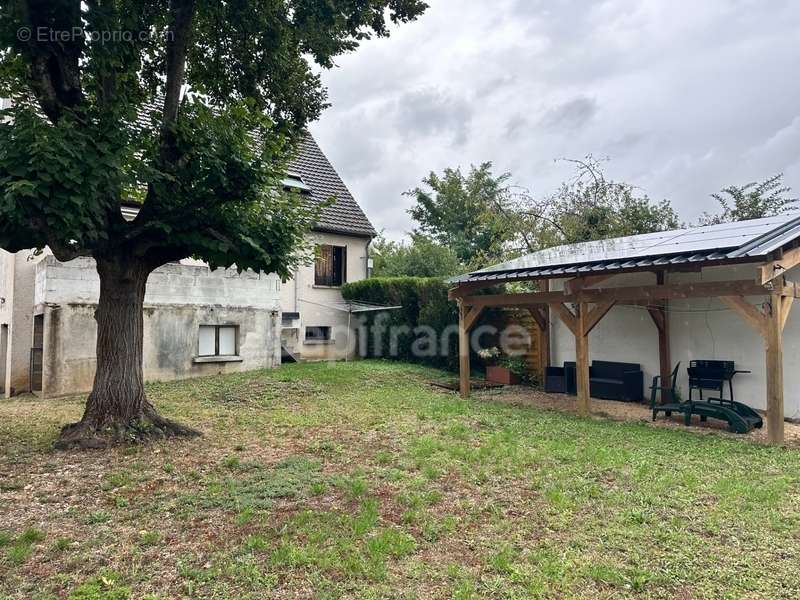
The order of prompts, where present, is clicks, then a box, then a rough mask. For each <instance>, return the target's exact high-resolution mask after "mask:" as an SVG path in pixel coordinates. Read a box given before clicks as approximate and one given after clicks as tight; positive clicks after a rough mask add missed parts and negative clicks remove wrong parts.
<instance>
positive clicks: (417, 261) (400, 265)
mask: <svg viewBox="0 0 800 600" xmlns="http://www.w3.org/2000/svg"><path fill="white" fill-rule="evenodd" d="M372 257H373V261H374V267H373V275H374V276H375V277H449V276H452V275H457V274H458V273H460V272H461V271H463V269H464V267H463V266H462V265H461V263H460V262H459V260H458V257H457V256H456V255H455V253H454V252H453V251H452V250H451V249H450V248H449V247H448V246H444V245H442V244H439V243H438V242H436V241H434V240H432V239H431V238H429V237H427V236H424V235H421V234H418V233H412V234H411V242H410V243H404V242H400V243H398V242H393V241H389V240H386V239H385V238H383V237H379V238H378V239H377V240H375V241H374V242H373V243H372Z"/></svg>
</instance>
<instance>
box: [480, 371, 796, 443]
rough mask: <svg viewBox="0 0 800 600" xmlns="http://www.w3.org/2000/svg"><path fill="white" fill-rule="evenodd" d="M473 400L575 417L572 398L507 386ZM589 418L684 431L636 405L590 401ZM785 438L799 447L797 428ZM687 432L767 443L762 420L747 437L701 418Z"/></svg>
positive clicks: (788, 426)
mask: <svg viewBox="0 0 800 600" xmlns="http://www.w3.org/2000/svg"><path fill="white" fill-rule="evenodd" d="M475 397H476V398H480V399H481V400H488V401H492V402H502V403H504V404H511V405H515V406H535V407H537V408H544V409H547V410H557V411H561V412H568V413H573V414H577V403H576V398H575V397H574V396H568V395H566V394H549V393H547V392H543V391H541V390H537V389H534V388H530V387H525V386H506V387H502V388H497V389H490V390H479V391H477V392H476V393H475ZM591 414H592V416H594V417H603V418H607V419H613V420H615V421H638V422H642V423H649V424H651V425H654V426H657V427H672V428H686V426H685V425H684V422H683V415H672V417H671V418H667V417H665V416H664V414H663V413H660V414H659V415H658V419H657V420H656V421H655V422H653V421H652V417H653V415H652V412H651V410H650V407H649V406H648V405H645V404H639V403H636V402H619V401H616V400H601V399H599V398H592V406H591ZM784 427H785V430H784V431H785V437H786V443H787V445H791V446H800V424H796V423H788V422H787V423H784ZM689 429H691V430H694V431H698V432H701V433H711V432H713V433H719V434H725V435H730V436H732V437H734V438H737V439H744V440H749V441H754V442H759V443H766V441H767V420H766V417H765V418H764V426H763V427H762V428H761V429H754V430H753V431H751V432H750V433H748V434H744V435H742V434H734V433H729V432H728V431H727V423H725V422H724V421H719V420H716V419H709V420H708V421H705V422H701V421H700V417H699V416H697V415H695V416H694V417H692V425H691V426H690V427H689Z"/></svg>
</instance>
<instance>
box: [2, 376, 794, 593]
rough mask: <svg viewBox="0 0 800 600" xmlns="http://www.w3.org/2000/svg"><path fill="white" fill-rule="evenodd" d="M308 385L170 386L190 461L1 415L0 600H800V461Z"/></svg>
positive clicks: (40, 408)
mask: <svg viewBox="0 0 800 600" xmlns="http://www.w3.org/2000/svg"><path fill="white" fill-rule="evenodd" d="M435 376H437V372H435V371H430V370H426V369H424V368H421V367H413V366H407V365H400V364H391V363H383V362H369V361H368V362H358V363H350V364H341V363H340V364H335V365H329V364H304V365H291V366H285V367H283V368H281V369H279V370H275V371H270V372H256V373H247V374H237V375H230V376H221V377H212V378H206V379H196V380H191V381H184V382H174V383H161V384H153V385H150V386H149V394H150V398H151V400H153V401H154V403H155V404H156V405H157V406H158V407H159V408H160V409H161V410H162V411H163V412H164V413H165V414H167V415H168V416H171V417H174V418H178V419H180V420H182V421H183V422H185V423H187V424H190V425H193V426H196V427H199V428H200V429H202V430H203V431H204V432H205V433H206V435H205V436H204V437H203V438H201V439H197V440H188V441H177V442H175V441H173V442H168V443H161V444H154V445H151V446H147V447H127V448H120V449H117V450H114V451H110V452H105V453H103V452H70V453H62V452H54V451H52V450H50V444H51V443H52V441H53V440H54V439H55V437H56V434H57V432H58V427H59V426H60V425H61V424H64V423H66V422H68V421H71V420H75V419H77V418H79V416H80V413H81V410H82V404H81V399H72V400H59V401H36V400H10V401H7V400H6V401H2V400H0V598H3V599H5V598H38V599H44V598H72V599H76V600H77V599H80V600H99V599H115V600H119V599H124V598H150V599H155V598H219V599H222V598H231V599H234V598H237V599H238V598H269V597H276V598H284V597H291V598H306V597H314V598H328V597H330V598H335V597H349V598H378V597H381V598H384V597H391V598H485V597H489V598H528V597H538V596H543V597H557V598H561V597H586V598H611V597H614V598H617V597H626V596H630V597H652V598H717V597H730V598H737V597H746V598H797V597H800V451H798V450H787V449H779V448H768V447H763V446H756V445H753V444H750V443H747V442H743V441H741V440H736V439H732V438H731V437H730V436H725V435H717V434H713V435H697V434H696V433H692V432H691V431H681V430H673V429H667V428H656V427H651V426H648V425H646V424H639V423H620V422H611V421H606V420H600V419H579V418H577V417H573V416H570V415H567V414H562V413H558V412H548V411H542V410H537V409H532V408H515V407H512V406H506V405H501V404H495V403H492V402H490V401H485V400H484V401H481V400H472V401H462V400H460V399H459V398H458V397H457V396H455V395H452V394H449V393H445V392H443V391H440V390H436V389H434V388H432V387H430V386H428V385H427V384H426V383H425V380H426V379H430V378H431V377H435Z"/></svg>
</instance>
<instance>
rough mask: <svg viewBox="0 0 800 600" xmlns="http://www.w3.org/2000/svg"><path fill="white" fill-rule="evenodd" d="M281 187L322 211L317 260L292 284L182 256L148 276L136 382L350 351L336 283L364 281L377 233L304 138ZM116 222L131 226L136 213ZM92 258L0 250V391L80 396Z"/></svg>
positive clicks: (85, 377) (91, 351)
mask: <svg viewBox="0 0 800 600" xmlns="http://www.w3.org/2000/svg"><path fill="white" fill-rule="evenodd" d="M284 183H285V185H286V186H287V187H288V188H293V189H295V190H297V191H299V192H301V193H302V194H305V195H307V196H308V200H309V201H310V202H316V203H323V202H327V201H328V200H329V199H332V200H334V201H333V202H332V204H330V205H328V206H326V207H325V208H324V210H323V211H322V215H321V217H320V219H319V220H318V222H317V224H316V226H315V228H314V230H312V231H311V232H310V233H309V239H308V241H309V243H310V244H313V245H314V246H315V258H314V261H313V263H309V264H306V265H302V266H300V267H298V269H297V270H296V271H295V273H294V277H293V278H292V279H290V280H289V281H286V282H282V281H281V280H280V278H279V277H278V276H277V275H275V274H265V273H255V272H252V271H245V272H243V273H238V272H237V271H236V270H231V269H228V270H226V269H217V270H211V269H210V268H209V267H208V266H207V265H205V264H204V263H202V262H199V261H196V260H192V259H186V260H183V261H180V262H178V263H170V264H167V265H164V266H162V267H160V268H159V269H156V270H155V271H154V272H153V273H152V274H151V275H150V278H149V279H148V284H147V293H146V296H145V309H144V328H145V329H144V373H145V378H146V379H147V380H150V381H153V380H171V379H182V378H188V377H197V376H203V375H210V374H216V373H224V372H231V371H241V370H251V369H261V368H272V367H277V366H279V365H280V364H281V362H282V356H283V357H287V356H288V357H292V358H293V359H296V360H322V359H330V360H336V359H342V358H345V357H347V356H348V355H350V354H352V353H353V348H354V347H355V345H354V343H353V340H354V338H353V336H351V335H350V333H349V324H348V315H347V313H345V312H343V311H342V310H341V302H342V297H341V291H340V288H341V286H342V285H343V284H344V283H346V282H348V281H357V280H359V279H364V278H365V277H367V276H368V274H369V244H370V242H371V241H372V238H373V236H374V235H375V230H374V228H373V227H372V225H371V224H370V222H369V220H368V219H367V217H366V216H365V215H364V213H363V211H362V210H361V208H360V207H359V206H358V204H357V203H356V201H355V199H354V198H353V196H352V195H351V194H350V192H349V190H348V189H347V187H346V186H345V184H344V183H343V181H342V180H341V178H340V177H339V175H338V174H337V173H336V171H335V170H334V169H333V167H332V165H331V164H330V162H329V161H328V159H327V158H326V157H325V155H324V154H323V153H322V151H321V150H320V148H319V147H318V145H317V144H316V142H315V141H314V139H313V138H312V137H311V136H310V135H309V136H308V137H307V138H306V139H305V140H304V142H303V143H302V145H301V147H300V149H299V152H298V156H297V158H296V159H295V160H294V161H293V162H292V164H291V166H290V171H289V173H288V174H287V178H286V180H285V182H284ZM123 214H124V215H125V216H126V217H127V218H133V216H134V215H135V209H132V208H126V209H124V210H123ZM98 297H99V278H98V276H97V272H96V270H95V265H94V261H93V260H92V259H89V258H79V259H76V260H73V261H69V262H66V263H61V262H59V261H58V260H56V259H55V257H54V256H52V254H50V253H49V252H47V251H45V252H42V253H36V252H34V251H21V252H17V253H16V254H10V253H8V252H5V251H2V250H0V393H2V394H3V395H5V396H10V395H14V394H19V393H25V392H34V393H37V394H39V395H41V396H43V397H57V396H65V395H70V394H77V393H82V392H86V391H88V390H89V389H91V387H92V382H93V379H94V371H95V365H96V357H95V339H96V325H95V321H94V310H95V308H96V305H97V299H98Z"/></svg>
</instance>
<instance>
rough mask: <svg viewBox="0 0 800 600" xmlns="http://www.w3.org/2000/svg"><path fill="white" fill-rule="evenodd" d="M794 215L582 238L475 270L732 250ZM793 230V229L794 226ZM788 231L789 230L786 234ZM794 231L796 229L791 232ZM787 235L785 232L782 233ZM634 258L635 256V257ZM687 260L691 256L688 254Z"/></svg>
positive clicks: (639, 260) (535, 266)
mask: <svg viewBox="0 0 800 600" xmlns="http://www.w3.org/2000/svg"><path fill="white" fill-rule="evenodd" d="M796 219H797V213H789V214H784V215H778V216H775V217H766V218H763V219H753V220H751V221H739V222H736V223H723V224H721V225H706V226H703V227H695V228H692V229H677V230H674V231H661V232H657V233H646V234H642V235H633V236H628V237H620V238H613V239H609V240H598V241H593V242H582V243H579V244H569V245H565V246H556V247H554V248H548V249H546V250H540V251H539V252H534V253H533V254H528V255H527V256H522V257H520V258H517V259H514V260H510V261H507V262H504V263H501V264H498V265H494V266H492V267H488V268H486V269H481V270H480V271H476V273H495V272H498V271H512V270H519V269H534V268H541V267H553V266H560V267H568V266H570V265H576V264H585V263H594V262H599V261H623V262H626V263H627V262H632V261H633V262H636V263H639V264H641V263H642V262H644V261H643V259H646V258H648V257H657V256H664V255H676V256H679V255H684V256H691V257H694V256H695V255H698V254H701V253H709V252H719V251H722V250H726V251H732V250H735V249H738V248H741V247H742V246H744V245H746V244H749V243H753V242H755V241H757V240H758V239H759V238H760V237H762V236H765V235H766V234H768V233H770V232H772V231H774V230H776V229H778V228H779V227H781V226H782V225H786V224H787V223H790V222H791V221H793V220H796ZM793 231H794V230H793ZM787 235H788V234H787ZM794 235H795V236H796V235H797V232H794ZM783 237H786V236H783ZM634 259H638V260H635V261H634ZM688 260H690V261H691V260H692V258H689V259H688Z"/></svg>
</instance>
